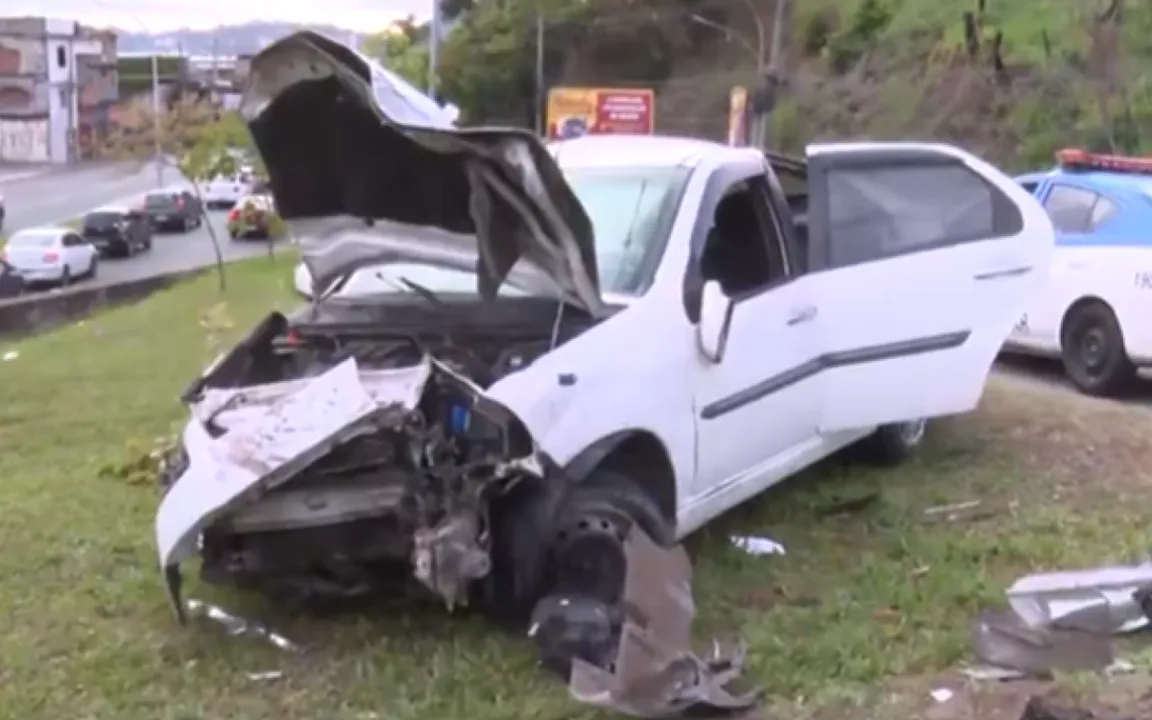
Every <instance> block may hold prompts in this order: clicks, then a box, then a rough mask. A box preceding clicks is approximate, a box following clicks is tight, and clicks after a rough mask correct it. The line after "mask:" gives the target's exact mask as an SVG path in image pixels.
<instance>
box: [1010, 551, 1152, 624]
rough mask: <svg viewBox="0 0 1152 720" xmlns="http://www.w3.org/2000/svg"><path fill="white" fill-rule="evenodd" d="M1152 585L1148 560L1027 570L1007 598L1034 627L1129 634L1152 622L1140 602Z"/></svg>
mask: <svg viewBox="0 0 1152 720" xmlns="http://www.w3.org/2000/svg"><path fill="white" fill-rule="evenodd" d="M1150 589H1152V563H1144V564H1141V565H1130V566H1117V567H1104V568H1097V569H1093V570H1073V571H1066V572H1054V573H1042V574H1039V575H1029V576H1027V577H1024V578H1021V579H1019V580H1017V581H1016V582H1015V583H1013V584H1012V587H1010V588H1008V602H1009V604H1010V605H1011V606H1012V609H1013V610H1014V611H1015V612H1016V614H1017V615H1019V616H1020V617H1021V619H1023V620H1024V622H1025V623H1027V624H1028V625H1029V626H1031V627H1038V626H1041V625H1057V626H1059V627H1064V628H1072V629H1077V630H1085V631H1087V632H1095V633H1100V634H1112V633H1127V632H1132V631H1133V630H1139V629H1141V628H1143V627H1146V626H1147V625H1148V617H1147V616H1146V615H1145V613H1144V610H1143V608H1142V607H1141V601H1142V600H1144V599H1146V598H1147V597H1148V595H1149V592H1150ZM1150 609H1152V608H1150Z"/></svg>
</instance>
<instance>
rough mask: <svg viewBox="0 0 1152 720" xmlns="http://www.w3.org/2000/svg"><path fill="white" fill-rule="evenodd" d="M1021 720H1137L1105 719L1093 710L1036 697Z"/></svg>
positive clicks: (1031, 699) (1026, 707) (1125, 718)
mask: <svg viewBox="0 0 1152 720" xmlns="http://www.w3.org/2000/svg"><path fill="white" fill-rule="evenodd" d="M1020 720H1135V718H1132V717H1116V716H1110V717H1103V716H1100V715H1097V714H1096V713H1094V712H1092V711H1091V710H1086V709H1084V708H1078V707H1072V706H1070V705H1059V704H1057V703H1055V702H1054V701H1052V700H1049V699H1047V698H1044V697H1041V696H1039V695H1034V696H1032V697H1031V698H1030V699H1029V700H1028V704H1027V705H1025V706H1024V713H1023V714H1022V715H1021V716H1020Z"/></svg>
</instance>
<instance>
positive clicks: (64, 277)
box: [60, 265, 72, 288]
mask: <svg viewBox="0 0 1152 720" xmlns="http://www.w3.org/2000/svg"><path fill="white" fill-rule="evenodd" d="M71 284H72V268H70V267H68V266H67V265H65V266H64V271H63V272H61V273H60V287H62V288H64V287H68V286H69V285H71Z"/></svg>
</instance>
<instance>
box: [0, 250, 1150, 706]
mask: <svg viewBox="0 0 1152 720" xmlns="http://www.w3.org/2000/svg"><path fill="white" fill-rule="evenodd" d="M292 261H293V260H292V258H291V257H288V256H285V257H282V258H277V259H276V260H274V261H269V260H267V259H264V258H260V259H257V260H251V261H245V262H240V263H235V264H233V265H230V267H229V288H230V290H229V294H228V295H227V298H226V302H222V301H221V296H220V295H219V294H218V292H217V290H216V286H215V282H216V281H215V278H214V277H212V276H206V277H203V278H200V279H198V280H196V281H193V282H190V283H188V284H186V285H183V286H180V287H177V288H174V289H171V290H168V291H165V292H163V293H160V294H158V295H156V296H154V297H153V298H152V299H151V300H149V301H148V302H146V303H142V304H140V305H136V306H132V307H126V308H120V309H116V310H113V311H110V312H108V313H106V314H103V315H100V316H97V317H95V318H92V319H89V320H87V321H85V322H83V323H79V324H76V325H74V326H71V327H68V328H65V329H62V330H60V331H57V332H54V333H51V334H49V335H45V336H42V337H38V338H32V339H29V340H26V341H23V342H20V343H17V344H8V345H3V347H2V349H3V350H4V351H8V350H16V351H17V352H18V357H17V358H16V359H15V360H12V361H10V362H3V363H0V388H3V394H2V397H3V402H0V447H2V448H4V451H3V452H2V453H0V478H3V480H2V481H0V514H2V515H3V518H4V520H3V522H2V523H0V548H3V552H0V577H3V578H4V582H3V583H2V584H0V633H2V635H3V637H4V644H3V650H2V651H0V717H45V718H47V717H65V716H67V717H90V718H109V719H111V718H116V719H121V718H148V719H150V720H154V719H158V718H224V717H229V718H253V719H255V718H269V719H271V718H277V719H278V720H287V719H293V718H308V719H309V720H312V719H314V718H325V719H326V720H342V719H344V718H347V719H348V720H353V719H355V720H369V719H370V718H388V720H405V719H408V718H440V719H443V720H450V719H451V718H461V719H463V718H470V719H472V720H487V719H492V720H494V719H496V718H513V717H514V718H522V719H523V718H561V717H563V718H585V717H587V718H591V717H596V714H595V713H593V712H592V711H590V710H588V709H586V708H582V707H578V706H574V705H573V704H572V703H571V702H570V701H569V700H568V699H567V697H566V694H565V692H564V691H563V689H562V688H561V687H559V686H557V685H556V684H555V683H553V682H552V681H550V680H549V679H547V678H546V677H544V676H543V675H542V674H541V673H539V672H538V671H536V670H535V668H534V663H533V658H532V655H531V653H530V651H529V649H528V648H527V646H526V645H525V644H524V643H522V642H520V641H519V640H517V639H515V638H509V637H505V636H503V635H500V634H498V633H497V632H495V631H493V630H492V629H491V628H490V627H489V626H487V625H486V624H485V623H484V622H482V621H481V620H479V619H476V618H469V617H460V618H457V619H453V620H451V621H449V622H446V621H445V619H444V615H443V613H442V612H441V611H440V610H439V609H436V608H430V609H427V610H423V609H419V608H389V609H388V610H386V611H383V610H382V611H381V612H380V613H378V614H376V615H373V616H365V615H357V616H352V617H349V616H340V617H328V618H306V617H280V616H277V615H275V614H274V613H272V611H271V610H270V609H268V608H263V607H261V605H260V603H259V601H258V600H256V599H255V598H251V597H244V596H225V597H223V598H220V596H217V597H218V599H223V600H224V601H225V602H226V603H227V604H228V605H229V606H230V607H233V608H238V609H243V610H244V611H246V612H254V613H257V614H262V615H263V616H264V618H265V619H268V620H270V621H271V622H272V623H273V624H274V625H275V626H276V627H277V628H278V629H280V630H282V631H283V632H284V633H285V634H287V635H289V636H291V637H294V638H295V639H298V640H300V641H302V642H305V643H307V644H309V645H310V646H311V650H310V651H309V652H307V653H305V654H303V655H300V656H287V655H285V654H282V653H280V652H277V651H275V650H273V649H271V648H268V647H265V646H264V645H262V644H260V643H258V642H256V641H249V640H245V639H236V638H227V637H224V636H223V635H222V633H220V632H219V631H218V628H216V627H214V626H202V625H193V626H192V627H191V628H188V629H180V628H178V627H177V626H176V624H175V622H174V620H173V618H172V616H171V614H170V612H169V610H168V608H167V606H166V604H165V597H164V593H163V590H162V586H161V583H160V578H159V577H158V573H157V570H156V560H155V553H154V549H153V538H152V518H153V511H154V509H155V505H156V496H155V493H154V491H153V488H152V487H151V485H149V484H138V483H133V482H130V481H128V480H125V479H120V478H116V479H114V478H109V477H102V476H101V475H100V472H99V470H100V468H101V467H102V466H104V465H106V464H107V463H109V462H120V461H122V460H123V459H124V458H125V456H126V454H127V453H129V452H130V447H131V446H147V445H148V444H149V443H151V442H152V439H153V438H154V437H155V436H158V435H163V434H166V433H168V432H171V431H172V430H173V429H174V428H175V427H178V425H179V423H181V422H182V420H183V417H184V413H183V412H182V409H181V407H180V406H179V404H178V403H177V401H176V399H175V396H176V393H177V392H178V391H179V390H180V389H181V388H182V387H183V385H184V384H185V383H186V382H187V381H188V379H189V378H191V377H192V376H193V375H194V374H195V373H196V372H197V371H199V370H200V368H201V367H202V365H203V363H204V362H205V361H206V360H207V359H209V358H210V357H211V356H212V355H213V354H214V353H215V351H216V350H217V349H218V348H219V347H220V346H222V345H223V344H224V343H226V342H227V341H228V340H229V339H230V338H232V337H235V336H236V335H237V334H239V333H242V332H243V331H244V330H246V329H247V328H248V327H250V326H251V324H252V323H253V322H255V321H256V320H258V319H259V318H260V317H261V316H262V315H263V314H264V313H265V312H267V311H268V310H269V309H270V307H272V306H277V305H279V306H282V307H287V306H291V305H292V304H294V303H295V302H296V301H295V300H294V299H293V298H292V296H291V283H290V269H291V267H292ZM0 345H2V344H0ZM1008 383H1009V381H1007V380H1001V381H996V382H994V383H993V385H992V387H991V388H990V390H989V392H988V394H987V397H986V400H985V402H984V404H983V406H982V408H981V409H980V411H979V412H977V413H975V414H973V415H971V416H969V417H965V418H962V419H959V420H954V421H947V422H942V423H940V424H939V425H938V426H936V427H935V432H934V433H933V434H932V435H931V436H930V441H929V445H928V447H927V448H926V450H925V452H924V453H923V456H922V458H921V459H919V460H917V461H916V462H913V463H910V464H908V465H906V466H904V467H902V468H900V469H898V470H895V471H891V470H889V471H880V470H865V469H861V468H860V467H857V466H850V465H846V464H844V463H840V462H833V463H828V464H826V465H824V466H823V467H821V468H818V469H816V470H814V471H812V472H809V473H806V474H805V475H804V476H803V477H800V478H797V479H796V480H795V481H794V482H790V483H788V485H787V486H786V487H783V488H781V489H779V490H776V491H772V492H770V493H767V494H766V495H765V496H764V497H763V498H762V499H761V500H759V501H758V502H755V503H752V504H750V505H749V506H747V507H745V508H742V509H740V510H739V511H737V512H734V513H732V514H731V515H730V516H729V517H726V518H723V519H722V520H720V521H719V522H717V523H714V524H713V525H712V526H710V527H709V528H707V529H706V530H705V531H703V532H701V533H699V534H698V535H697V536H695V537H693V538H692V540H691V542H690V543H689V545H690V550H691V551H692V553H693V555H694V557H695V559H696V567H697V582H696V588H697V595H698V600H699V603H700V606H701V627H700V629H701V632H702V633H707V632H732V631H736V632H740V633H741V634H743V636H744V637H745V638H747V640H748V641H749V644H750V668H749V673H750V675H751V676H752V677H753V678H754V679H756V680H758V681H759V682H761V683H763V685H764V686H765V687H766V688H767V689H768V690H769V692H770V696H771V703H772V704H773V705H776V706H778V707H776V708H774V709H773V710H775V711H779V712H786V713H787V715H781V716H787V717H799V718H803V717H821V718H836V719H837V720H840V719H851V720H858V719H860V720H862V719H864V718H882V717H883V718H888V717H892V718H896V717H909V716H915V717H928V718H948V719H950V718H961V717H982V718H987V719H988V720H999V719H1000V718H1004V720H1015V718H1016V717H1018V715H1019V707H1018V702H1017V701H1018V700H1020V698H1018V697H1016V695H1019V694H1020V693H1021V692H1022V691H1023V689H1024V688H1027V687H1029V686H1027V685H1005V686H997V687H996V688H983V689H982V688H973V687H963V686H961V685H959V684H957V683H958V681H957V680H956V679H955V677H954V676H953V675H951V674H950V672H949V671H950V669H953V668H955V666H956V665H957V664H958V663H960V662H962V661H963V660H964V659H965V658H966V657H967V636H968V628H969V623H970V621H971V619H972V618H973V617H974V616H975V614H976V613H977V611H978V610H979V609H981V608H982V607H985V606H987V605H993V604H999V603H1001V601H1002V589H1003V587H1004V586H1005V585H1006V584H1007V583H1008V582H1010V581H1011V580H1012V579H1013V577H1015V576H1017V575H1019V574H1021V573H1024V572H1027V571H1030V570H1034V569H1040V568H1061V567H1076V566H1085V565H1089V566H1090V565H1095V564H1099V563H1101V562H1105V561H1108V560H1122V559H1127V558H1133V557H1139V556H1141V554H1142V553H1146V552H1147V548H1148V547H1149V545H1150V541H1152V538H1150V533H1149V531H1148V528H1147V513H1146V510H1145V507H1146V505H1145V502H1146V501H1147V499H1148V498H1149V496H1150V495H1152V487H1150V485H1149V472H1150V470H1149V468H1150V467H1152V466H1150V465H1149V463H1148V462H1147V454H1146V441H1145V439H1144V438H1146V437H1147V436H1148V432H1149V430H1150V429H1152V420H1150V419H1149V417H1152V416H1148V417H1146V416H1145V415H1144V414H1143V413H1144V411H1143V410H1141V409H1134V408H1126V407H1115V406H1108V405H1101V404H1097V403H1093V402H1088V401H1085V400H1082V399H1080V398H1075V397H1065V396H1061V395H1053V394H1051V393H1050V392H1049V391H1046V390H1036V389H1031V388H1027V387H1016V386H1015V385H1009V384H1008ZM872 493H879V498H878V499H877V500H876V501H874V502H872V503H870V504H867V505H866V506H865V507H863V508H862V509H858V510H856V511H854V512H841V513H836V512H831V511H830V508H834V507H836V506H837V505H838V504H839V503H841V502H842V501H844V500H851V499H857V498H860V497H863V496H866V495H869V494H872ZM973 499H979V500H981V501H982V503H983V506H984V508H986V509H987V510H988V511H989V514H988V515H987V516H985V517H983V518H975V519H969V520H959V521H955V522H942V523H929V522H927V521H926V520H925V518H924V510H925V509H926V508H928V507H930V506H934V505H940V504H946V503H955V502H962V501H967V500H973ZM733 533H749V534H757V533H759V534H767V535H770V536H771V537H773V538H775V539H777V540H780V541H781V542H783V543H784V544H785V545H786V546H787V548H788V551H789V553H788V555H787V556H785V557H771V558H768V557H751V556H747V555H744V554H742V553H741V552H740V551H738V550H736V549H734V548H732V547H731V546H730V544H729V542H728V539H727V538H728V536H729V535H730V534H733ZM190 593H191V594H192V595H202V593H203V589H201V588H197V587H195V586H193V587H192V588H191V589H190ZM1133 657H1135V658H1136V659H1137V660H1139V663H1138V664H1139V665H1140V667H1141V669H1142V671H1143V670H1144V669H1146V667H1147V666H1148V665H1149V664H1150V663H1149V662H1146V661H1145V660H1142V659H1141V656H1140V655H1139V654H1137V655H1135V656H1133ZM266 670H281V671H283V673H284V674H283V677H282V678H281V679H279V680H276V681H257V680H253V679H250V677H249V676H248V674H249V673H253V672H260V671H266ZM942 683H947V684H950V686H951V687H953V689H956V690H957V691H958V692H959V693H960V696H959V697H958V698H957V699H955V700H953V701H952V702H951V703H947V704H944V705H939V706H936V707H929V706H930V705H931V701H930V700H928V699H927V691H928V690H929V689H931V688H932V687H936V686H938V685H940V684H942ZM1060 685H1061V687H1063V688H1064V689H1065V690H1066V691H1076V692H1078V693H1080V694H1089V695H1096V696H1102V697H1103V696H1107V695H1108V693H1109V692H1112V690H1113V688H1105V687H1101V686H1099V685H1097V684H1087V685H1085V684H1084V681H1083V680H1081V679H1075V680H1074V681H1069V682H1065V683H1063V684H1060ZM1125 702H1127V701H1125ZM980 703H983V704H980ZM997 703H999V704H997ZM1014 703H1015V714H1010V710H1004V711H1003V712H1004V713H1006V714H999V715H998V714H997V711H996V708H998V707H1003V708H1009V707H1010V706H1013V704H1014ZM950 708H951V709H950ZM973 708H979V712H977V713H976V714H973V712H975V711H974V710H973ZM952 709H955V710H956V713H957V714H954V715H948V714H947V713H949V712H952ZM961 709H963V710H961ZM902 713H904V714H902ZM906 713H913V714H912V715H908V714H906ZM774 714H775V712H770V713H769V715H774Z"/></svg>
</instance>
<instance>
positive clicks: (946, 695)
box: [929, 687, 956, 703]
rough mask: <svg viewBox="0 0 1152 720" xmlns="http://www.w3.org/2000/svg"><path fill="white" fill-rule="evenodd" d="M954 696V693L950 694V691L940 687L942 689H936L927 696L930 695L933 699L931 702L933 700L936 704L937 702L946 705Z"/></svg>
mask: <svg viewBox="0 0 1152 720" xmlns="http://www.w3.org/2000/svg"><path fill="white" fill-rule="evenodd" d="M955 694H956V693H954V692H952V691H951V690H949V689H948V688H943V687H942V688H936V689H935V690H933V691H932V692H931V693H929V695H931V696H932V699H933V700H935V701H936V702H938V703H946V702H948V701H949V700H951V699H952V697H953V696H954V695H955Z"/></svg>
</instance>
